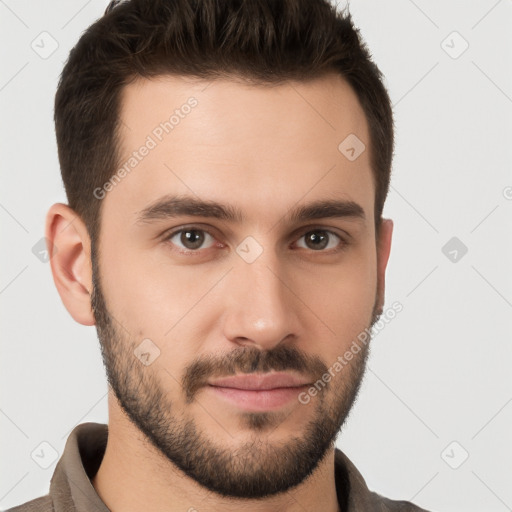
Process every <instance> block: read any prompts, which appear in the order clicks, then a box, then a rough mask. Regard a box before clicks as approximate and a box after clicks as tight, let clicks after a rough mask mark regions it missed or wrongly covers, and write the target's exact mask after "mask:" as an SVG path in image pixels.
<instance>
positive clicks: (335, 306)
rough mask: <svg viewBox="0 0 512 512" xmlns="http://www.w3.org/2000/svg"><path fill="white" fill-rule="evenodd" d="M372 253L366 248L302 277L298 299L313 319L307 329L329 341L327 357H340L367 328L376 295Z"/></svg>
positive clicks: (371, 249) (375, 277)
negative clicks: (330, 266) (328, 354)
mask: <svg viewBox="0 0 512 512" xmlns="http://www.w3.org/2000/svg"><path fill="white" fill-rule="evenodd" d="M374 251H375V248H374V247H373V248H372V245H371V244H368V246H365V247H361V248H359V249H358V250H357V251H354V252H353V253H351V255H350V257H347V258H346V259H345V260H344V262H343V263H341V264H340V265H338V266H333V267H332V268H330V269H329V270H326V269H321V270H316V271H313V272H309V273H307V274H306V273H305V274H304V277H303V279H302V285H301V289H302V292H301V294H300V296H301V298H303V300H304V302H305V303H306V304H307V305H308V306H310V308H311V310H312V311H313V312H314V313H315V315H316V316H314V315H310V318H311V320H310V323H309V326H310V327H309V329H310V330H314V331H315V332H317V333H318V336H319V338H320V339H325V340H329V341H326V343H327V345H328V346H327V347H326V352H329V353H330V354H331V356H330V357H334V358H335V357H336V356H337V355H339V354H340V353H342V352H343V351H344V350H345V348H346V347H348V346H349V345H350V344H351V343H352V341H353V340H354V339H355V338H356V337H357V335H358V334H359V333H361V332H362V331H364V329H365V328H367V327H368V326H369V323H370V321H371V317H372V312H373V307H374V304H375V297H376V291H377V269H376V258H375V252H374ZM322 336H323V338H322Z"/></svg>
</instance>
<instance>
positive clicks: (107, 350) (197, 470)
mask: <svg viewBox="0 0 512 512" xmlns="http://www.w3.org/2000/svg"><path fill="white" fill-rule="evenodd" d="M92 267H93V278H92V280H93V291H92V295H91V303H92V309H93V312H94V317H95V320H96V329H97V333H98V338H99V341H100V345H101V353H102V357H103V363H104V366H105V369H106V374H107V380H108V384H109V386H110V387H111V389H112V390H113V391H114V394H115V396H116V398H117V400H118V402H119V405H120V407H121V408H122V409H123V411H124V412H125V414H126V416H127V417H128V418H129V419H130V421H131V422H132V423H133V424H134V425H135V426H136V427H137V429H138V430H139V431H140V432H142V433H143V434H144V435H145V437H146V438H147V440H148V441H149V442H150V443H151V444H152V445H153V446H154V447H155V448H156V449H157V450H158V452H160V453H161V454H162V455H163V456H164V458H165V459H167V460H168V461H169V462H171V463H172V464H173V465H174V466H175V467H177V468H178V469H179V470H181V471H182V472H183V473H185V474H186V475H187V476H188V477H190V478H192V479H193V480H194V481H196V482H197V483H198V484H199V485H201V486H203V487H204V488H206V489H208V490H209V491H212V492H214V493H216V494H218V495H221V496H224V497H231V498H239V499H240V498H245V499H261V498H265V497H268V496H272V495H277V494H279V493H283V492H285V491H287V490H289V489H291V488H293V487H295V486H297V485H298V484H300V483H301V482H303V481H304V480H305V479H306V478H307V477H308V476H309V475H311V474H312V473H313V471H314V470H315V469H316V468H317V467H318V465H319V463H320V462H321V461H322V460H323V459H324V458H325V456H326V455H327V454H328V452H329V451H330V450H331V449H332V448H333V447H334V443H335V440H336V437H337V435H338V433H339V431H340V429H341V427H342V425H343V424H344V422H345V420H346V419H347V417H348V415H349V412H350V410H351V408H352V405H353V404H354V402H355V400H356V398H357V395H358V393H359V389H360V385H361V382H362V379H363V376H364V372H365V368H366V362H367V359H368V354H369V344H365V345H364V346H363V347H362V349H361V351H360V352H359V353H358V354H357V355H355V356H354V358H353V360H352V361H350V364H348V365H347V366H345V367H344V368H343V372H342V373H341V374H339V375H336V376H335V377H333V378H332V379H331V380H330V381H329V382H328V383H324V384H325V387H324V389H322V390H321V391H320V392H319V393H318V394H317V395H316V396H315V398H314V399H313V400H311V402H310V403H309V404H308V405H300V407H308V408H310V407H314V412H313V413H311V416H312V417H311V420H310V421H309V422H308V423H307V424H306V426H305V427H304V429H303V432H302V433H301V435H300V436H292V437H290V436H287V437H286V438H283V437H281V439H284V440H281V441H278V440H272V439H271V434H272V432H274V431H275V430H276V429H278V428H279V425H280V424H281V423H282V422H283V421H285V420H286V417H287V416H286V415H285V414H284V412H283V411H269V412H247V411H240V412H239V421H240V427H241V428H243V429H245V430H248V431H249V432H250V433H251V437H250V438H249V439H246V440H245V442H243V443H240V444H238V445H236V447H233V446H222V445H219V444H216V443H215V442H214V441H213V440H212V439H211V438H210V437H209V436H208V432H207V430H206V428H205V429H201V428H200V426H198V424H197V422H196V421H195V420H194V418H193V417H190V415H188V416H187V411H186V409H187V408H186V407H184V409H183V410H181V411H180V410H176V404H175V403H173V401H172V400H171V399H170V398H169V395H168V391H167V389H168V388H167V387H165V386H163V384H162V382H161V381H160V380H159V378H158V371H157V370H155V368H154V367H153V368H152V367H151V366H145V365H144V364H142V363H141V361H140V360H139V359H138V358H137V357H135V355H134V349H135V348H136V347H137V345H139V344H140V341H141V340H140V339H138V340H135V339H133V338H131V337H130V335H129V334H128V333H126V332H125V331H124V330H123V329H120V328H118V327H117V326H116V325H115V324H114V322H115V319H114V318H113V317H112V315H111V314H110V313H109V311H108V309H107V305H106V302H105V298H104V295H103V293H102V289H101V283H100V279H99V269H98V262H97V257H96V256H95V254H94V248H93V251H92ZM381 312H382V311H380V312H378V313H377V312H376V303H375V305H374V309H373V313H372V319H371V322H370V325H369V327H370V328H371V327H372V326H373V325H374V323H375V322H376V321H377V320H378V318H379V316H380V314H381ZM368 330H370V329H368ZM273 370H274V371H286V370H298V371H299V372H301V373H302V372H304V374H307V375H311V376H315V382H316V380H317V379H320V378H321V376H322V375H323V374H325V373H327V372H328V367H327V366H326V365H325V363H323V362H322V361H321V360H320V359H319V358H318V357H316V356H311V355H308V354H305V353H304V352H302V351H300V350H298V349H296V348H293V347H285V346H282V345H279V346H277V347H275V348H274V349H272V350H268V351H263V350H260V349H257V348H254V347H238V348H236V349H234V350H232V351H231V352H229V353H228V354H226V355H222V356H218V355H207V356H200V357H198V358H196V359H194V360H193V361H191V363H190V364H189V365H187V366H186V367H185V368H184V369H183V376H182V378H181V382H180V384H181V388H180V389H181V391H182V393H183V400H182V403H185V404H187V405H190V404H193V403H194V402H196V401H197V396H196V395H197V393H198V392H200V390H201V389H202V388H203V386H204V385H205V384H206V382H207V380H209V379H210V378H212V377H216V376H219V377H222V376H228V375H234V374H235V373H238V374H240V373H252V372H260V373H262V372H269V371H273ZM199 405H200V404H199ZM292 412H293V411H292ZM217 414H219V415H221V414H222V413H221V412H219V413H217ZM289 414H291V413H289ZM237 433H238V431H237V432H234V434H235V435H234V436H232V437H236V434H237Z"/></svg>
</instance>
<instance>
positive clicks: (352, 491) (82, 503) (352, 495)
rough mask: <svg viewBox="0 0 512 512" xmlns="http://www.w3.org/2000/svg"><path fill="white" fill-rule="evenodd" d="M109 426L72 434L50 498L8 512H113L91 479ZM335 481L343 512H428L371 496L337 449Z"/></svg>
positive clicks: (84, 426)
mask: <svg viewBox="0 0 512 512" xmlns="http://www.w3.org/2000/svg"><path fill="white" fill-rule="evenodd" d="M107 436H108V426H107V425H105V424H102V423H91V422H89V423H82V424H80V425H78V426H76V427H75V428H74V429H73V431H72V432H71V433H70V434H69V436H68V439H67V441H66V446H65V448H64V452H63V454H62V456H61V458H60V459H59V461H58V462H57V466H56V467H55V471H54V473H53V476H52V479H51V482H50V492H49V494H47V495H45V496H42V497H40V498H36V499H34V500H31V501H28V502H26V503H24V504H22V505H19V506H17V507H14V508H11V509H9V510H7V511H6V512H110V511H109V509H108V508H107V506H106V505H105V503H103V501H102V500H101V499H100V497H99V496H98V494H97V493H96V490H95V489H94V487H93V485H92V483H91V478H92V477H93V476H94V475H95V474H96V472H97V471H98V469H99V467H100V463H101V460H102V458H103V455H104V453H105V448H106V446H107ZM335 480H336V492H337V495H338V502H339V505H340V510H341V511H342V512H373V511H375V512H427V511H426V510H425V509H422V508H419V507H417V506H415V505H413V504H412V503H410V502H408V501H394V500H389V499H387V498H384V497H382V496H380V495H379V494H377V493H374V492H371V491H370V490H369V489H368V487H367V486H366V483H365V481H364V479H363V477H362V476H361V474H360V473H359V471H358V470H357V469H356V468H355V466H354V465H353V464H352V462H350V460H349V459H348V458H347V456H346V455H345V454H344V453H343V452H341V451H340V450H339V449H336V455H335Z"/></svg>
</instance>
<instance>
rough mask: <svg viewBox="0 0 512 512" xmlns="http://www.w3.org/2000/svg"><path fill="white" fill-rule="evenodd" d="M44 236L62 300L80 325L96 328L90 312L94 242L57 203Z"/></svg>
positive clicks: (73, 215) (76, 218) (69, 211)
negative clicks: (92, 249) (92, 247)
mask: <svg viewBox="0 0 512 512" xmlns="http://www.w3.org/2000/svg"><path fill="white" fill-rule="evenodd" d="M45 236H46V240H47V248H48V254H49V257H50V265H51V269H52V274H53V280H54V282H55V286H56V287H57V291H58V292H59V295H60V298H61V299H62V302H63V304H64V306H65V307H66V309H67V310H68V312H69V314H70V315H71V316H72V317H73V318H74V319H75V320H76V321H77V322H78V323H80V324H83V325H94V324H95V320H94V315H93V312H92V308H91V293H92V263H91V241H90V238H89V233H88V232H87V228H86V227H85V224H84V223H83V221H82V219H81V218H80V217H79V216H78V215H77V213H76V212H75V211H74V210H72V209H71V208H70V207H69V206H67V205H65V204H62V203H56V204H54V205H53V206H52V207H51V208H50V209H49V210H48V214H47V215H46V229H45Z"/></svg>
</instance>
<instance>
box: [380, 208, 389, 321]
mask: <svg viewBox="0 0 512 512" xmlns="http://www.w3.org/2000/svg"><path fill="white" fill-rule="evenodd" d="M392 235H393V221H392V220H391V219H384V218H382V219H381V225H380V228H379V232H378V234H377V307H378V309H377V310H378V311H379V312H381V313H382V309H383V307H384V298H385V288H386V286H385V284H386V267H387V264H388V259H389V253H390V251H391V237H392Z"/></svg>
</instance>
